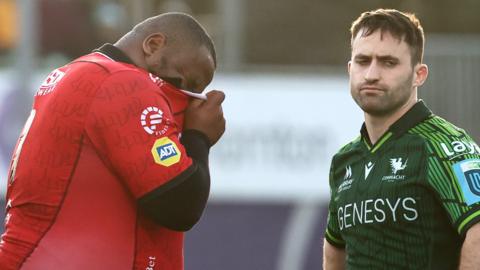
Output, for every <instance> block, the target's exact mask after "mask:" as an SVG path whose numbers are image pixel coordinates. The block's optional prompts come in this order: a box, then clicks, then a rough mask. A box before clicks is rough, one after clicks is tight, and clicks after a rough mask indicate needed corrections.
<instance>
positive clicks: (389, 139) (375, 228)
mask: <svg viewBox="0 0 480 270" xmlns="http://www.w3.org/2000/svg"><path fill="white" fill-rule="evenodd" d="M330 192H331V199H330V205H329V215H328V224H327V230H326V233H325V237H326V240H327V241H328V242H329V243H330V244H332V245H334V246H336V247H341V248H343V247H344V248H345V251H346V254H347V261H346V264H347V269H456V268H457V267H458V263H459V257H460V250H461V247H462V243H463V240H464V238H465V233H466V231H467V230H468V229H469V228H470V227H471V226H472V225H473V224H475V223H476V222H479V221H480V203H479V202H480V148H479V147H478V145H477V144H476V143H475V142H474V141H473V140H472V139H471V138H470V137H469V136H468V135H467V134H466V133H465V132H464V131H463V130H461V129H459V128H457V127H455V126H454V125H452V124H451V123H449V122H447V121H445V120H444V119H442V118H440V117H438V116H435V115H433V114H432V113H431V111H430V110H429V109H428V108H427V107H426V106H425V104H424V103H423V101H419V102H418V103H417V104H415V106H413V107H412V109H410V110H409V111H408V112H407V113H406V114H405V115H404V116H403V117H402V118H401V119H399V120H398V121H397V122H395V123H394V124H393V125H392V126H391V127H390V128H389V130H388V131H387V132H386V133H385V134H384V135H383V136H382V137H381V138H380V139H379V140H378V142H377V143H376V144H375V145H371V144H370V143H369V140H368V134H367V133H366V129H365V126H364V127H362V132H361V136H360V137H359V138H357V139H356V140H354V141H352V142H351V143H349V144H347V145H346V146H344V147H343V148H342V149H341V150H340V151H339V152H338V153H337V154H336V155H335V156H334V157H333V160H332V165H331V169H330Z"/></svg>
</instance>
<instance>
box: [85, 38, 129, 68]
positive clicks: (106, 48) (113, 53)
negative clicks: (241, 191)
mask: <svg viewBox="0 0 480 270" xmlns="http://www.w3.org/2000/svg"><path fill="white" fill-rule="evenodd" d="M93 52H99V53H101V54H104V55H105V56H107V57H108V58H110V59H112V60H114V61H117V62H123V63H127V64H130V65H134V66H135V63H133V61H132V59H130V57H128V56H127V55H126V54H125V53H124V52H122V51H121V50H120V49H119V48H117V47H115V46H113V45H112V44H110V43H106V44H103V45H102V47H100V48H98V49H95V50H93Z"/></svg>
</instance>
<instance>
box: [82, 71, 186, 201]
mask: <svg viewBox="0 0 480 270" xmlns="http://www.w3.org/2000/svg"><path fill="white" fill-rule="evenodd" d="M101 83H102V85H101V87H100V88H99V90H98V92H97V93H96V97H95V98H94V101H93V103H92V106H91V109H90V115H89V119H88V121H87V125H86V133H87V136H88V137H89V138H90V139H91V141H92V142H93V144H94V146H95V147H96V149H97V151H98V153H99V155H100V156H101V157H102V158H103V160H104V161H105V163H106V164H107V166H109V167H110V168H111V169H112V170H113V172H114V173H115V174H116V175H118V176H119V178H120V179H121V180H122V181H124V182H125V184H126V186H127V187H128V188H129V189H130V191H131V192H132V194H133V195H134V196H135V198H137V199H138V198H140V197H142V196H143V195H145V194H146V193H149V192H150V191H153V190H155V189H158V188H160V187H162V186H164V187H170V186H173V185H175V182H176V181H182V180H184V179H185V178H186V177H188V176H189V171H191V167H192V160H191V158H189V157H188V156H187V154H186V152H185V148H184V147H183V145H182V144H181V143H180V141H179V127H178V126H177V124H176V123H175V122H174V118H173V115H172V112H171V109H170V106H169V104H168V102H167V100H166V98H165V97H164V95H163V93H162V91H161V89H160V88H159V87H158V86H157V85H155V84H154V83H153V82H152V81H151V80H150V79H149V78H148V76H146V75H145V74H142V73H140V72H137V71H121V72H117V73H114V74H111V75H109V77H108V78H106V79H105V80H104V81H103V82H101ZM166 183H169V184H168V185H165V184H166Z"/></svg>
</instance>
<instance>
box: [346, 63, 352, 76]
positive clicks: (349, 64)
mask: <svg viewBox="0 0 480 270" xmlns="http://www.w3.org/2000/svg"><path fill="white" fill-rule="evenodd" d="M351 66H352V60H350V61H348V63H347V71H348V74H350V67H351Z"/></svg>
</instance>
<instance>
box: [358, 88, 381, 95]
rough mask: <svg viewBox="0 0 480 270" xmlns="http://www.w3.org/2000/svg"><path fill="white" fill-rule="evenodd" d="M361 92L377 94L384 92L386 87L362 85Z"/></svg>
mask: <svg viewBox="0 0 480 270" xmlns="http://www.w3.org/2000/svg"><path fill="white" fill-rule="evenodd" d="M360 92H362V93H365V94H375V93H378V92H384V89H383V88H380V87H375V86H362V87H360Z"/></svg>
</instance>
